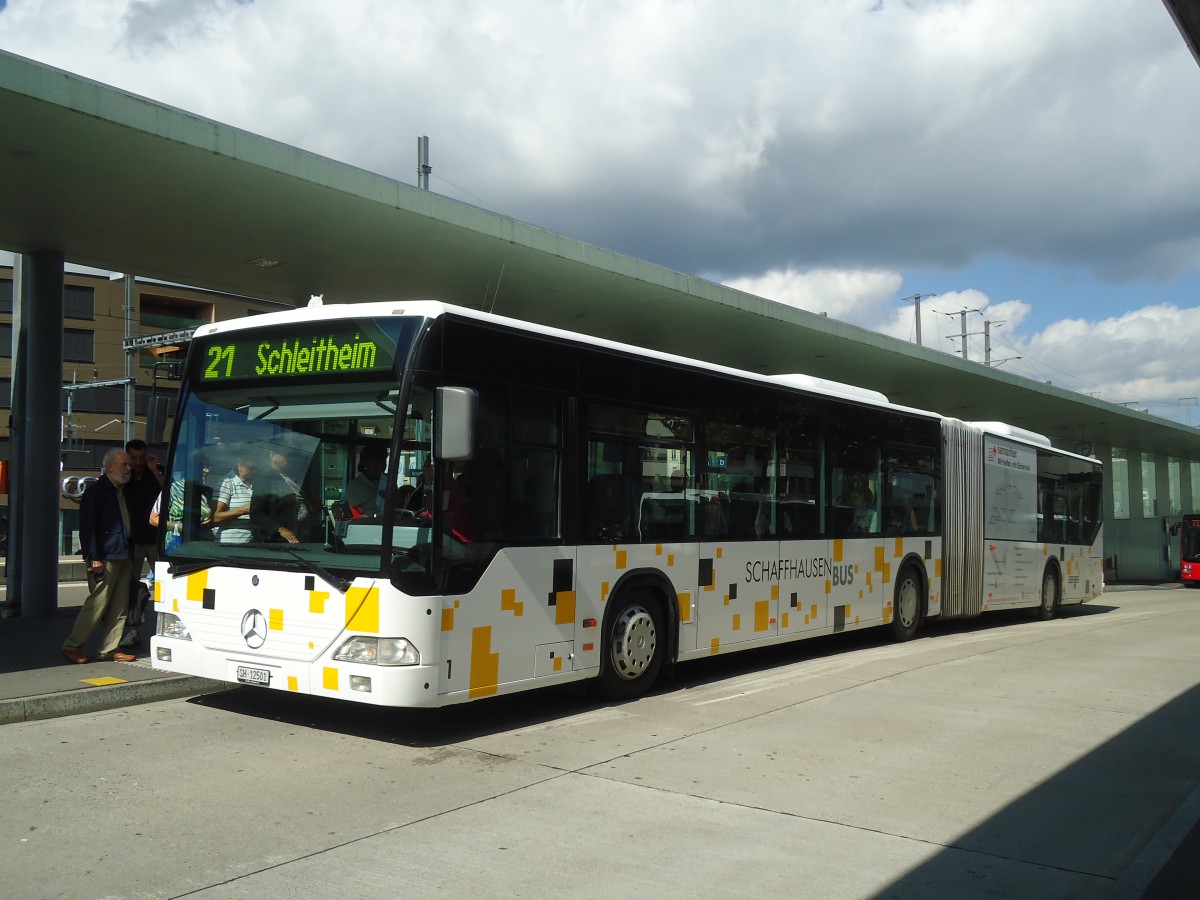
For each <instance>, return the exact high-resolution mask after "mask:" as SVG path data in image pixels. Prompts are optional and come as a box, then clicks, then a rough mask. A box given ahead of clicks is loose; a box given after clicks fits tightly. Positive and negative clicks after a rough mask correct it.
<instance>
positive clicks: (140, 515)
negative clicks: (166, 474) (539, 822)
mask: <svg viewBox="0 0 1200 900" xmlns="http://www.w3.org/2000/svg"><path fill="white" fill-rule="evenodd" d="M161 492H162V488H160V487H159V484H158V479H157V478H155V477H154V473H153V472H151V471H150V470H149V469H147V470H146V471H145V473H143V475H142V479H141V481H138V478H137V476H136V475H134V476H132V477H130V479H129V484H127V485H125V505H126V506H128V507H129V524H130V525H131V526H133V542H134V543H135V544H153V543H154V542H155V541H157V540H158V529H157V528H155V527H154V526H153V525H151V524H150V510H152V509H153V508H154V501H155V500H157V499H158V495H159V494H160V493H161Z"/></svg>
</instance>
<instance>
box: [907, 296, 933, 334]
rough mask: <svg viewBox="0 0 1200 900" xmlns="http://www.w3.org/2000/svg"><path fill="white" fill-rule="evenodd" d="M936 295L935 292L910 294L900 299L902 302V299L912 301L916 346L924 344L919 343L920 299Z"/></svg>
mask: <svg viewBox="0 0 1200 900" xmlns="http://www.w3.org/2000/svg"><path fill="white" fill-rule="evenodd" d="M936 296H937V294H912V295H911V296H908V297H904V298H902V300H901V302H903V301H904V300H912V301H913V303H914V312H915V314H916V326H917V328H916V334H917V346H918V347H922V346H924V344H922V343H921V300H922V299H924V298H925V297H936Z"/></svg>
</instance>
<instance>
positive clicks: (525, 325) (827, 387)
mask: <svg viewBox="0 0 1200 900" xmlns="http://www.w3.org/2000/svg"><path fill="white" fill-rule="evenodd" d="M447 315H453V316H459V317H462V318H469V319H475V320H477V321H480V322H489V323H493V324H496V325H503V326H507V327H510V328H514V329H517V330H519V331H524V332H528V333H530V334H537V335H542V336H545V337H551V338H557V339H560V340H570V341H574V342H576V343H581V344H586V345H588V346H592V347H600V348H603V349H607V350H613V351H616V352H620V353H628V354H631V355H635V356H640V357H643V358H647V359H656V360H660V361H662V362H669V363H673V364H676V365H683V366H689V367H694V368H699V369H704V370H706V371H709V372H717V373H723V374H726V375H730V376H731V377H736V378H742V379H746V380H753V381H757V382H760V383H763V384H774V385H780V386H783V387H790V388H796V389H799V390H803V391H807V392H809V393H816V394H822V395H827V396H832V397H836V398H839V399H843V400H851V401H854V402H856V403H863V404H867V405H870V406H886V407H889V408H891V409H895V410H898V411H902V412H908V413H915V414H917V415H923V416H928V417H930V418H941V416H940V415H939V414H938V413H936V412H933V411H931V410H925V409H916V408H913V407H908V406H902V405H900V404H895V403H892V402H891V401H890V400H888V398H887V396H886V395H884V394H882V393H880V392H879V391H874V390H869V389H867V388H860V387H856V386H855V385H851V384H843V383H841V382H837V381H830V380H828V379H824V378H817V377H814V376H811V375H804V374H800V373H793V374H784V375H764V374H762V373H760V372H750V371H747V370H744V369H734V368H731V367H729V366H723V365H718V364H716V363H710V362H705V361H704V360H701V359H693V358H690V357H685V356H678V355H676V354H673V353H664V352H662V351H659V350H650V349H648V348H646V347H638V346H636V345H633V344H623V343H620V342H617V341H610V340H607V339H604V338H597V337H592V336H590V335H586V334H579V333H577V332H573V331H565V330H563V329H561V328H552V327H550V326H547V325H538V324H536V323H534V322H527V321H525V320H523V319H512V318H509V317H507V316H499V315H496V314H494V313H489V312H484V311H483V310H478V309H470V308H467V307H463V306H454V305H452V304H449V303H443V302H441V301H438V300H408V301H393V302H386V301H384V302H376V303H331V304H328V305H327V304H325V303H323V302H322V301H321V299H320V298H319V297H314V298H313V299H312V300H310V301H309V303H308V305H307V306H301V307H297V308H295V309H288V310H281V311H279V312H270V313H263V314H261V315H257V316H247V317H244V318H241V319H229V320H226V321H223V322H213V323H210V324H207V325H202V326H200V327H199V328H198V329H196V332H195V335H194V337H197V338H201V337H207V336H208V335H213V334H222V333H225V332H229V331H241V330H243V329H253V328H262V327H266V326H275V325H281V324H289V323H297V322H305V321H325V320H329V319H358V318H375V317H379V316H419V317H422V318H427V319H437V318H441V317H442V316H447Z"/></svg>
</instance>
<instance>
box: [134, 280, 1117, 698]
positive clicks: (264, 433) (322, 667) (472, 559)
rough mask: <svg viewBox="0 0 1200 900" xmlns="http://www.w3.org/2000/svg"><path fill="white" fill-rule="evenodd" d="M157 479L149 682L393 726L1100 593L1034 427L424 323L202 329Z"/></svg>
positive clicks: (671, 359) (352, 314)
mask: <svg viewBox="0 0 1200 900" xmlns="http://www.w3.org/2000/svg"><path fill="white" fill-rule="evenodd" d="M167 479H168V483H169V487H168V488H167V490H166V491H165V492H164V496H163V498H162V499H161V502H162V503H163V504H164V505H166V506H167V508H168V510H167V512H166V514H165V515H163V516H162V517H161V522H162V524H161V526H160V527H161V529H162V530H161V540H160V551H161V553H160V561H159V563H158V564H157V568H156V572H155V576H156V577H155V583H154V603H155V609H156V611H157V613H158V626H157V634H156V636H155V638H154V639H153V642H152V659H153V664H154V666H155V667H157V668H160V669H165V670H169V671H172V672H179V673H187V674H192V675H200V676H204V677H207V678H213V679H218V680H224V681H228V682H234V683H241V684H249V685H258V686H260V687H262V688H264V689H270V690H279V691H290V692H295V693H300V694H310V695H316V696H324V697H336V698H344V699H349V700H354V701H359V702H365V703H372V704H378V705H386V706H404V707H419V706H441V705H446V704H452V703H460V702H464V701H468V700H472V699H476V698H482V697H489V696H494V695H498V694H507V693H511V692H515V691H520V690H525V689H528V688H535V687H539V686H544V685H551V684H560V683H563V682H569V681H578V680H583V679H590V680H592V681H593V683H594V686H595V687H597V688H599V689H600V691H601V692H602V693H603V694H605V695H606V696H608V697H611V698H616V699H623V698H630V697H635V696H638V695H640V694H642V693H644V692H645V691H646V690H648V689H649V688H650V686H651V685H652V684H653V683H654V681H655V678H656V677H657V676H658V675H659V674H660V672H662V671H663V670H664V669H666V668H669V667H671V666H673V665H674V664H675V663H677V662H680V661H685V660H695V659H700V658H703V657H708V656H715V655H719V654H723V653H730V652H734V651H738V650H743V649H747V648H752V647H761V646H764V645H768V644H776V643H780V642H784V641H795V640H800V639H803V638H807V637H813V636H817V635H827V634H832V633H836V632H844V631H853V630H856V629H863V628H873V627H883V628H886V629H890V631H891V633H892V634H893V635H894V636H895V638H897V639H899V640H908V639H910V638H912V637H913V636H914V635H915V634H916V633H917V631H918V628H919V627H920V626H921V624H922V622H923V621H926V620H930V619H937V618H940V619H949V618H954V617H961V616H974V615H978V614H980V613H982V612H985V611H989V610H999V609H1014V608H1020V607H1026V608H1028V609H1029V610H1030V611H1031V612H1033V613H1034V614H1036V615H1037V616H1040V617H1041V618H1050V617H1052V616H1054V615H1055V613H1056V612H1057V610H1058V609H1059V607H1060V605H1064V604H1077V603H1083V602H1086V601H1088V600H1090V599H1093V598H1095V597H1097V596H1099V594H1100V592H1101V590H1102V586H1103V585H1102V581H1103V568H1102V564H1103V551H1102V546H1101V533H1100V531H1101V522H1100V515H1101V502H1100V496H1101V494H1100V490H1101V471H1100V465H1099V463H1097V462H1096V461H1095V460H1093V459H1089V458H1085V457H1082V456H1077V455H1074V454H1071V453H1065V452H1062V451H1060V450H1055V449H1053V448H1052V447H1051V445H1050V442H1049V441H1048V440H1046V439H1045V438H1043V437H1040V436H1038V435H1036V434H1033V433H1030V432H1027V431H1023V430H1021V429H1017V428H1013V427H1009V426H1006V425H1001V424H997V423H977V424H971V423H966V422H961V421H958V420H956V419H947V418H943V417H941V416H938V415H936V414H934V413H930V412H925V411H921V410H917V409H909V408H905V407H902V406H896V405H893V404H891V403H889V402H888V401H887V399H886V398H885V397H884V396H883V395H882V394H879V393H877V392H874V391H867V390H862V389H857V388H854V387H851V386H848V385H839V384H835V383H833V382H828V381H823V380H820V379H815V378H809V377H805V376H802V375H788V376H762V375H756V374H753V373H749V372H744V371H738V370H735V369H730V368H725V367H722V366H717V365H710V364H706V363H703V362H699V361H696V360H690V359H685V358H682V357H678V356H672V355H668V354H664V353H656V352H651V351H647V350H643V349H640V348H637V347H632V346H626V345H621V344H618V343H614V342H610V341H605V340H598V339H595V338H589V337H585V336H582V335H578V334H571V333H568V332H564V331H560V330H555V329H551V328H545V327H539V326H536V325H531V324H529V323H525V322H518V321H514V320H510V319H505V318H502V317H499V316H495V315H491V314H486V313H482V312H477V311H473V310H468V309H461V308H456V307H452V306H448V305H444V304H441V303H437V302H432V301H425V302H404V303H382V304H381V303H371V304H356V305H339V306H333V305H330V306H320V305H315V306H314V305H310V306H309V307H308V308H305V309H301V310H296V311H290V312H286V313H274V314H268V315H262V316H255V317H253V318H248V319H241V320H238V321H234V322H224V323H219V324H215V325H206V326H204V327H202V328H201V329H199V330H198V331H197V332H196V334H195V337H194V339H193V342H192V345H191V348H190V351H189V357H188V362H187V371H186V376H185V380H184V383H183V385H182V391H181V394H180V401H179V408H178V412H177V417H176V425H175V428H174V434H173V437H172V441H171V449H170V453H169V459H168V471H167Z"/></svg>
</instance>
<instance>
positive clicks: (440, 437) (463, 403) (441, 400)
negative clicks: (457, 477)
mask: <svg viewBox="0 0 1200 900" xmlns="http://www.w3.org/2000/svg"><path fill="white" fill-rule="evenodd" d="M478 406H479V395H478V393H476V392H475V391H473V390H472V389H471V388H462V387H440V388H438V389H437V391H436V392H435V393H434V400H433V421H434V424H435V430H434V435H433V455H434V456H435V457H437V458H438V459H440V460H464V459H470V458H471V457H472V456H473V455H474V453H475V411H476V409H477V407H478Z"/></svg>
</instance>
